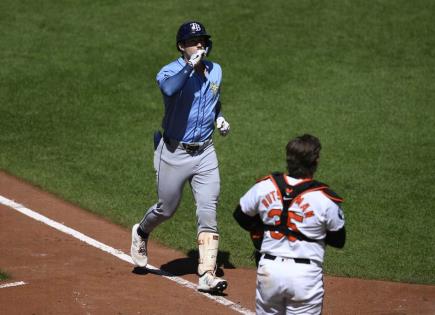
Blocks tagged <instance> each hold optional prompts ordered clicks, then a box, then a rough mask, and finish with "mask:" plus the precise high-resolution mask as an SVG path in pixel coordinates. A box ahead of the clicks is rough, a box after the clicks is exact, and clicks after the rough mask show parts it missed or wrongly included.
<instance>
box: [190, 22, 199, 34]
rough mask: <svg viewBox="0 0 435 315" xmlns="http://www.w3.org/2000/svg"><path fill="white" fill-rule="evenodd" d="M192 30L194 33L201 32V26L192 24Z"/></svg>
mask: <svg viewBox="0 0 435 315" xmlns="http://www.w3.org/2000/svg"><path fill="white" fill-rule="evenodd" d="M190 28H191V29H192V32H199V31H201V25H199V24H198V23H190Z"/></svg>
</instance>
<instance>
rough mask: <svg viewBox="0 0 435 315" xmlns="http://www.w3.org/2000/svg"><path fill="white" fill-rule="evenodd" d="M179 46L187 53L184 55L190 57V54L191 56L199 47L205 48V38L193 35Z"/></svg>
mask: <svg viewBox="0 0 435 315" xmlns="http://www.w3.org/2000/svg"><path fill="white" fill-rule="evenodd" d="M181 46H182V48H183V49H184V53H185V54H186V55H187V56H186V57H187V58H190V56H192V55H193V54H194V53H196V52H197V51H198V50H200V49H202V50H205V38H204V37H193V38H190V39H188V40H186V41H184V43H182V44H181Z"/></svg>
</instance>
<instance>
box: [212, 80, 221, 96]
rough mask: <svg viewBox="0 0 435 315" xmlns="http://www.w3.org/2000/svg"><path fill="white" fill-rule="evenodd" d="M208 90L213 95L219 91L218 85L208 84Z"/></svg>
mask: <svg viewBox="0 0 435 315" xmlns="http://www.w3.org/2000/svg"><path fill="white" fill-rule="evenodd" d="M210 89H211V91H212V93H213V94H214V95H216V93H217V92H218V91H219V85H218V84H217V83H214V82H212V83H211V84H210Z"/></svg>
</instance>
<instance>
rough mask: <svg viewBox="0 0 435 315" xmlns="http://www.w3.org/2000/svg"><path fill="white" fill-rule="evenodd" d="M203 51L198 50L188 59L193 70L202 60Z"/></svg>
mask: <svg viewBox="0 0 435 315" xmlns="http://www.w3.org/2000/svg"><path fill="white" fill-rule="evenodd" d="M204 56H205V50H203V49H200V50H198V51H197V52H196V53H194V54H193V55H192V56H191V57H190V59H189V62H188V63H189V65H190V66H191V67H193V68H195V66H196V65H197V64H198V63H199V62H200V61H201V60H202V58H204Z"/></svg>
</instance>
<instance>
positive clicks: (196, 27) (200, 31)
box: [176, 21, 212, 55]
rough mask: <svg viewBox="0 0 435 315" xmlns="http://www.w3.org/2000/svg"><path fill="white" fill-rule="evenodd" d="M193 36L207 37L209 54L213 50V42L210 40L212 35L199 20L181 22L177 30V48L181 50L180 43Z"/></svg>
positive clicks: (206, 45)
mask: <svg viewBox="0 0 435 315" xmlns="http://www.w3.org/2000/svg"><path fill="white" fill-rule="evenodd" d="M193 37H204V38H205V51H206V54H207V55H209V54H210V52H211V47H212V42H211V40H210V37H211V36H210V35H209V34H208V33H207V31H206V30H205V27H204V25H203V24H202V23H200V22H198V21H189V22H185V23H183V24H181V26H180V28H179V29H178V32H177V43H176V45H177V49H178V50H180V48H179V47H178V44H179V43H181V42H184V41H186V40H188V39H190V38H193Z"/></svg>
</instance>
